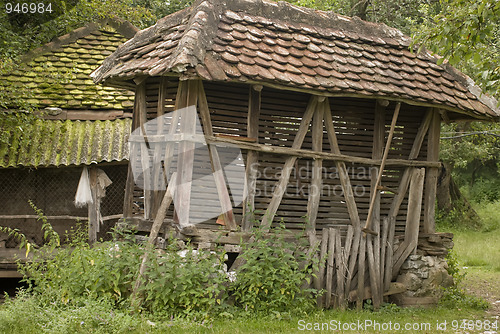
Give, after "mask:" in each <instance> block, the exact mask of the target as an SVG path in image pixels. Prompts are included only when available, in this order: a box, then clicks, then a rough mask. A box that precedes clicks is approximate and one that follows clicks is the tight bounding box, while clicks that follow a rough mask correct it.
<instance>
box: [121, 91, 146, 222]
mask: <svg viewBox="0 0 500 334" xmlns="http://www.w3.org/2000/svg"><path fill="white" fill-rule="evenodd" d="M141 85H144V83H142V84H141ZM141 85H139V86H138V87H137V88H136V91H135V99H134V111H133V113H132V129H131V132H132V131H134V130H135V129H137V128H138V127H139V126H140V124H141V121H140V119H141V116H140V111H139V108H138V104H137V102H138V95H139V91H140V90H141V89H142V88H141ZM130 145H131V149H130V151H134V149H133V148H132V145H139V144H138V143H130ZM134 186H135V181H134V173H133V172H132V164H131V163H130V159H129V164H128V172H127V181H126V183H125V194H124V198H123V216H124V217H125V218H129V217H132V204H133V201H134Z"/></svg>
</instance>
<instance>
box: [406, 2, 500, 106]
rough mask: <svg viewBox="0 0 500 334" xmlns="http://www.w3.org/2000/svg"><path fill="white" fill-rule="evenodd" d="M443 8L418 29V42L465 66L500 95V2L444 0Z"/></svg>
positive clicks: (471, 73)
mask: <svg viewBox="0 0 500 334" xmlns="http://www.w3.org/2000/svg"><path fill="white" fill-rule="evenodd" d="M441 4H442V7H443V10H442V11H441V12H440V13H439V14H437V15H435V16H434V18H433V19H432V21H431V23H432V24H429V25H426V26H425V27H424V28H423V29H420V30H418V31H416V36H415V39H416V42H417V43H421V45H425V46H426V47H427V48H429V49H430V50H431V51H434V52H436V53H438V54H441V55H442V56H443V57H444V58H443V59H442V60H441V61H444V59H448V60H449V61H450V63H451V64H452V65H456V66H458V67H459V68H461V69H463V70H465V71H466V72H467V73H468V74H469V75H471V76H472V77H473V78H474V79H475V81H476V82H478V83H479V84H480V85H481V86H482V87H483V88H484V89H485V90H487V91H489V92H491V93H492V94H493V95H496V96H500V30H499V24H500V2H499V1H497V0H480V1H470V0H441Z"/></svg>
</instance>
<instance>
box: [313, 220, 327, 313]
mask: <svg viewBox="0 0 500 334" xmlns="http://www.w3.org/2000/svg"><path fill="white" fill-rule="evenodd" d="M327 253H328V228H324V229H323V230H322V232H321V249H320V253H319V261H320V262H319V268H318V275H317V277H318V279H317V285H316V289H317V290H318V291H320V290H323V289H326V285H325V282H326V280H325V264H326V260H327V259H326V257H327ZM317 303H318V307H324V306H325V296H324V295H322V296H320V297H318V300H317Z"/></svg>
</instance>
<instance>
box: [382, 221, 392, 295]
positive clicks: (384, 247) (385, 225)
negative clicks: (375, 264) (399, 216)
mask: <svg viewBox="0 0 500 334" xmlns="http://www.w3.org/2000/svg"><path fill="white" fill-rule="evenodd" d="M388 234H389V221H388V219H387V217H384V219H383V220H382V231H381V236H382V240H381V243H380V291H381V292H382V293H383V292H385V290H386V287H385V265H386V254H387V251H388V250H387V248H388V245H387V236H388ZM391 272H392V271H391Z"/></svg>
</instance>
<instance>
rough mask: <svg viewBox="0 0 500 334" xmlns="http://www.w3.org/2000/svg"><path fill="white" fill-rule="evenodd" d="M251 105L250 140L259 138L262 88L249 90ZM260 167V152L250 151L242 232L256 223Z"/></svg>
mask: <svg viewBox="0 0 500 334" xmlns="http://www.w3.org/2000/svg"><path fill="white" fill-rule="evenodd" d="M249 90H250V92H249V98H248V99H249V104H248V116H247V136H248V138H256V140H257V141H258V138H259V117H260V107H261V101H262V96H261V91H262V86H258V87H256V86H251V87H250V88H249ZM258 167H259V152H257V151H254V150H250V151H248V153H247V163H246V168H245V174H246V177H245V189H244V194H245V195H246V196H245V200H244V201H243V221H242V230H243V231H249V230H250V229H251V228H252V227H253V223H254V221H255V190H256V187H257V172H258Z"/></svg>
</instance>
